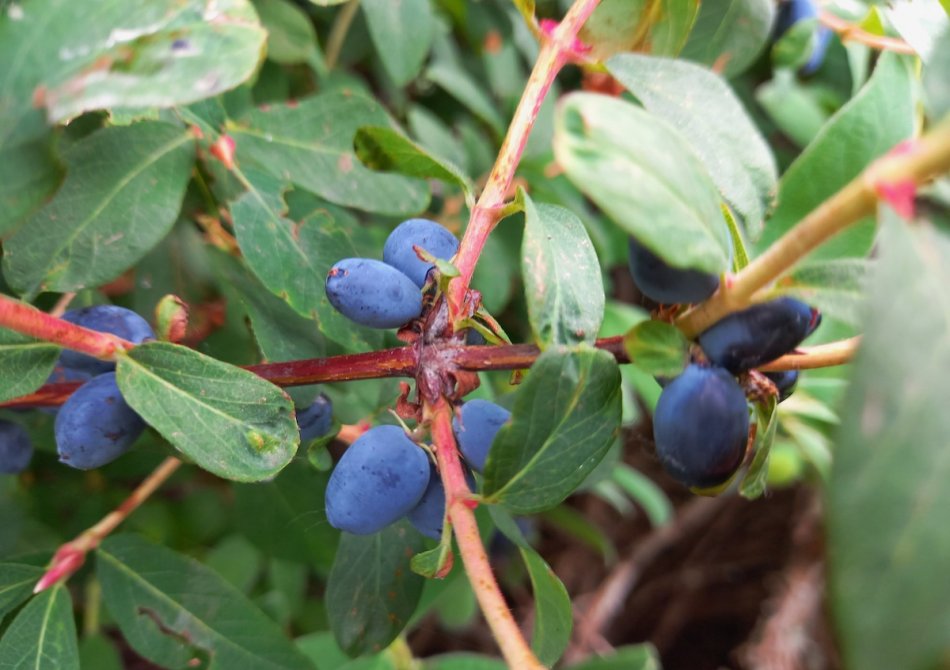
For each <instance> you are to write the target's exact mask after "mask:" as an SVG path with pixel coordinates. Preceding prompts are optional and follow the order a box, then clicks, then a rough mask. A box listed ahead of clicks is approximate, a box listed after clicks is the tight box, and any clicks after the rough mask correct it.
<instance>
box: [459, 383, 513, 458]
mask: <svg viewBox="0 0 950 670" xmlns="http://www.w3.org/2000/svg"><path fill="white" fill-rule="evenodd" d="M510 418H511V412H509V411H508V410H506V409H505V408H504V407H501V406H499V405H496V404H495V403H493V402H488V401H487V400H478V399H476V400H469V401H468V402H467V403H465V404H464V405H462V409H461V411H460V412H459V415H458V416H456V417H455V418H454V419H452V429H453V430H454V431H455V439H456V440H458V443H459V449H460V450H461V451H462V455H463V456H464V457H465V460H466V461H467V462H468V464H469V465H470V466H471V467H472V469H473V470H475V471H476V472H482V471H484V469H485V461H486V460H488V450H489V449H490V448H491V443H492V441H493V440H494V439H495V435H496V434H497V433H498V430H499V429H500V428H501V427H502V426H503V425H504V424H505V422H506V421H508V419H510Z"/></svg>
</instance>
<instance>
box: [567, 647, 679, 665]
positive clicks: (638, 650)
mask: <svg viewBox="0 0 950 670" xmlns="http://www.w3.org/2000/svg"><path fill="white" fill-rule="evenodd" d="M570 670H661V666H660V656H659V654H657V653H656V649H654V648H653V645H651V644H634V645H628V646H626V647H618V648H617V649H615V650H614V653H613V654H611V655H609V656H603V657H601V658H597V659H593V660H590V661H584V662H583V663H579V664H578V665H572V666H570Z"/></svg>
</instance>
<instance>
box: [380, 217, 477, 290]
mask: <svg viewBox="0 0 950 670" xmlns="http://www.w3.org/2000/svg"><path fill="white" fill-rule="evenodd" d="M413 246H417V247H419V248H420V249H425V250H426V251H428V252H429V253H430V254H432V255H433V256H434V257H435V258H439V259H442V260H448V259H450V258H452V256H454V255H455V252H456V251H458V248H459V241H458V240H457V239H456V237H455V235H453V234H452V233H450V232H449V230H448V229H447V228H445V227H444V226H442V225H440V224H438V223H436V222H435V221H430V220H429V219H409V220H407V221H403V222H402V223H400V224H399V225H398V226H396V228H395V229H394V230H393V232H391V233H390V234H389V237H388V238H386V244H385V245H383V262H384V263H386V264H388V265H391V266H393V267H394V268H396V269H397V270H399V271H400V272H402V273H403V274H404V275H406V276H407V277H409V279H411V280H412V281H413V283H414V284H415V285H416V286H419V287H420V288H421V287H422V286H424V285H425V283H426V277H427V276H428V274H429V270H431V269H432V268H433V267H435V266H434V265H433V264H432V263H429V262H427V261H424V260H422V259H420V258H419V256H417V255H416V252H415V249H413Z"/></svg>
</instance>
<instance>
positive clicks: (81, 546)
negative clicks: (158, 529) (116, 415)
mask: <svg viewBox="0 0 950 670" xmlns="http://www.w3.org/2000/svg"><path fill="white" fill-rule="evenodd" d="M180 465H181V461H180V460H178V459H177V458H175V457H173V456H169V457H168V458H166V459H165V460H164V461H162V462H161V464H160V465H159V466H158V467H157V468H155V469H154V470H153V471H152V473H151V474H150V475H149V476H148V477H146V478H145V480H144V481H143V482H142V483H141V484H139V485H138V486H137V487H136V488H135V490H134V491H132V493H131V494H129V497H128V498H126V499H125V500H123V501H122V504H120V505H119V506H118V507H116V508H115V509H114V510H112V511H111V512H109V513H108V514H107V515H105V516H104V517H103V518H102V520H101V521H100V522H99V523H97V524H96V525H95V526H92V527H91V528H87V529H86V530H84V531H83V532H82V533H80V534H79V535H78V536H77V537H76V539H74V540H72V541H70V542H67V543H66V544H64V545H62V546H61V547H60V548H59V549H57V550H56V554H55V555H54V556H53V560H52V562H51V563H50V566H49V568H48V569H47V570H46V573H45V574H44V575H43V576H42V577H41V578H40V581H38V582H37V583H36V587H34V589H33V593H39V592H40V591H43V590H45V589H48V588H49V587H51V586H53V585H55V584H57V583H59V582H61V581H63V580H66V579H69V577H70V576H71V575H72V574H73V573H74V572H76V570H78V569H79V568H80V567H82V564H83V562H84V561H85V560H86V554H87V553H88V552H90V551H92V550H93V549H95V548H96V547H98V546H99V543H101V542H102V541H103V540H104V539H105V538H106V536H107V535H109V533H111V532H112V531H114V530H115V529H116V528H117V527H118V526H119V524H120V523H122V522H123V521H125V520H126V519H127V518H128V516H129V515H130V514H131V513H132V512H134V511H135V509H136V508H137V507H138V506H139V505H141V504H142V503H143V502H145V501H146V500H148V498H149V496H151V495H152V494H153V493H155V491H156V490H157V489H158V487H159V486H161V485H162V484H163V483H165V481H166V480H167V479H168V478H169V477H171V476H172V474H174V472H175V470H177V469H178V466H180Z"/></svg>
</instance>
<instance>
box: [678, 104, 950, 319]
mask: <svg viewBox="0 0 950 670" xmlns="http://www.w3.org/2000/svg"><path fill="white" fill-rule="evenodd" d="M947 171H950V119H946V120H944V122H943V123H941V124H940V125H938V126H936V127H935V128H934V129H933V130H932V131H931V132H930V133H928V134H927V135H924V136H923V137H921V138H920V139H919V140H917V141H915V142H914V143H913V144H912V145H910V147H909V150H908V151H906V152H903V153H891V154H888V155H887V156H885V157H883V158H880V159H878V160H877V161H875V162H874V163H872V164H871V165H869V166H868V167H867V169H865V170H864V172H862V173H861V174H860V175H858V176H857V177H856V178H855V179H854V180H852V181H851V182H850V183H849V184H847V185H846V186H845V187H844V188H843V189H841V190H840V191H838V192H837V193H835V194H834V195H833V196H831V197H830V198H828V199H827V200H825V201H824V202H823V203H822V204H821V205H819V206H818V207H817V208H816V209H815V210H813V211H812V212H811V213H810V214H809V215H808V216H806V217H805V218H804V219H802V220H801V221H800V222H799V223H798V224H797V225H796V226H795V227H794V228H792V229H791V230H789V231H788V232H787V233H785V235H783V236H782V237H781V238H779V239H778V240H777V241H776V242H775V243H774V244H772V245H771V246H770V247H769V248H768V249H767V250H766V251H765V253H763V254H762V255H761V256H759V257H758V258H756V259H755V260H753V261H752V262H751V263H749V264H748V265H747V266H745V267H744V268H743V269H742V271H741V272H739V273H738V274H737V275H735V277H733V278H732V280H731V281H730V282H728V283H726V284H724V285H723V286H721V287H720V289H719V290H718V291H716V293H714V294H713V296H712V297H711V298H709V300H707V301H706V302H704V303H702V304H701V305H698V306H696V307H695V308H693V309H691V310H690V311H688V312H687V313H686V314H684V315H683V316H681V317H680V318H679V319H677V321H676V325H677V326H678V327H679V329H680V330H681V331H683V334H684V335H686V337H688V338H694V337H695V336H696V335H698V334H699V333H701V332H703V331H704V330H705V329H706V328H708V327H709V326H711V325H712V324H714V323H716V322H717V321H718V320H719V319H721V318H722V317H724V316H725V315H726V314H729V313H730V312H734V311H736V310H739V309H743V308H745V307H747V306H748V305H749V304H750V303H751V302H752V300H753V297H754V296H755V295H756V293H757V292H758V291H759V290H760V289H762V288H764V287H766V286H767V285H769V284H770V283H771V282H773V281H774V280H776V279H778V278H779V277H780V276H781V275H782V274H784V273H785V272H787V271H788V270H789V269H791V268H792V267H793V266H794V265H795V264H796V263H797V262H798V261H799V260H801V259H802V258H803V257H804V256H806V255H807V254H809V253H810V252H811V251H813V250H814V249H815V248H816V247H818V246H819V245H820V244H822V243H823V242H825V241H827V240H828V239H829V238H831V237H832V236H834V235H836V234H837V233H839V232H841V231H842V230H844V229H845V228H847V227H848V226H850V225H851V224H853V223H856V222H858V221H860V220H861V219H863V218H864V217H866V216H870V215H871V214H873V213H874V211H875V208H876V207H877V203H878V198H879V197H880V190H881V189H882V188H883V187H887V186H891V185H899V184H904V183H909V184H912V185H915V186H920V185H921V184H924V183H926V182H927V181H929V180H930V179H932V178H933V177H934V176H936V175H939V174H942V173H944V172H947Z"/></svg>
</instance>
